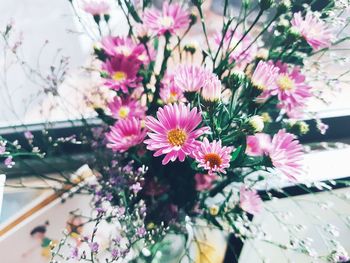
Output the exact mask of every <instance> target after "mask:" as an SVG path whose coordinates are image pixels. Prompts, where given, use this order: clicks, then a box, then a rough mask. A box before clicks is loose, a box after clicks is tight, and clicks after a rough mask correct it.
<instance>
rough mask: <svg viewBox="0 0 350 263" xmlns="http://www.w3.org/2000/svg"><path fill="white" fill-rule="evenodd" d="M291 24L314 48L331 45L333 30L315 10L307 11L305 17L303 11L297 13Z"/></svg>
mask: <svg viewBox="0 0 350 263" xmlns="http://www.w3.org/2000/svg"><path fill="white" fill-rule="evenodd" d="M291 24H292V26H293V27H294V28H295V29H296V30H297V31H298V32H299V34H300V35H302V36H303V37H304V38H305V40H306V42H307V43H308V44H309V45H310V46H311V47H312V48H313V49H314V50H318V49H321V48H325V47H329V46H330V45H331V41H332V38H333V34H332V32H331V30H330V29H329V28H328V27H327V25H326V23H325V22H324V21H323V20H322V19H321V18H319V17H317V16H316V15H315V14H314V13H313V12H310V11H309V12H307V13H306V15H305V17H304V18H303V17H302V15H301V12H298V13H295V14H294V15H293V19H292V21H291Z"/></svg>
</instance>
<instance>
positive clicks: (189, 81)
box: [174, 65, 212, 92]
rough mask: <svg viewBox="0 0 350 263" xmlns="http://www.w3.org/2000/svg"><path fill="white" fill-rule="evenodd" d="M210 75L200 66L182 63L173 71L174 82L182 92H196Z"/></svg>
mask: <svg viewBox="0 0 350 263" xmlns="http://www.w3.org/2000/svg"><path fill="white" fill-rule="evenodd" d="M211 75H212V73H211V72H210V71H209V70H207V69H205V68H203V67H201V66H194V65H182V66H180V68H179V69H178V70H177V71H175V73H174V83H175V86H177V87H179V88H180V89H181V90H182V91H183V92H198V91H199V90H200V89H201V88H202V87H203V86H204V84H205V82H206V81H207V79H208V78H209V77H210V76H211Z"/></svg>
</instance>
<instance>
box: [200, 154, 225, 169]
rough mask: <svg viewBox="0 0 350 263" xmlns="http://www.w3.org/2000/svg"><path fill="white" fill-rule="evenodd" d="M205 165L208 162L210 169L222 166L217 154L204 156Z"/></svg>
mask: <svg viewBox="0 0 350 263" xmlns="http://www.w3.org/2000/svg"><path fill="white" fill-rule="evenodd" d="M204 160H205V163H208V162H209V166H210V168H215V167H219V166H220V165H221V164H222V159H221V157H220V156H219V155H218V154H217V153H208V154H206V155H204Z"/></svg>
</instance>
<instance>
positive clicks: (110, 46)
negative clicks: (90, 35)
mask: <svg viewBox="0 0 350 263" xmlns="http://www.w3.org/2000/svg"><path fill="white" fill-rule="evenodd" d="M102 47H103V49H104V51H105V52H106V54H107V55H109V56H125V57H131V56H132V57H134V58H136V59H137V60H139V61H140V62H141V63H143V64H147V63H149V62H150V60H153V59H154V50H153V49H152V52H150V53H149V54H148V53H147V50H146V48H145V46H144V45H142V44H137V43H135V42H134V41H133V40H132V39H131V38H129V37H111V36H107V37H105V38H103V39H102ZM151 54H152V55H151Z"/></svg>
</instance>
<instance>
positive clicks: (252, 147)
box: [246, 133, 271, 156]
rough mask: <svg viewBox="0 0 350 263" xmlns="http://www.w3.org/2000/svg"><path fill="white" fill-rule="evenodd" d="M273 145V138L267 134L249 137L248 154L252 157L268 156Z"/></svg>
mask: <svg viewBox="0 0 350 263" xmlns="http://www.w3.org/2000/svg"><path fill="white" fill-rule="evenodd" d="M270 145H271V137H270V135H268V134H266V133H256V134H254V135H249V136H247V148H246V153H247V154H248V155H250V156H261V155H264V154H268V152H269V149H270Z"/></svg>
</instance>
